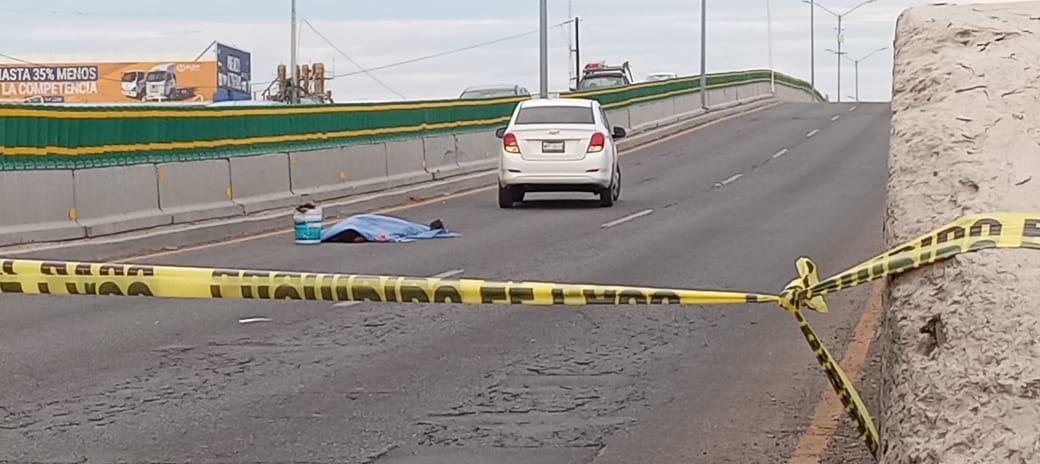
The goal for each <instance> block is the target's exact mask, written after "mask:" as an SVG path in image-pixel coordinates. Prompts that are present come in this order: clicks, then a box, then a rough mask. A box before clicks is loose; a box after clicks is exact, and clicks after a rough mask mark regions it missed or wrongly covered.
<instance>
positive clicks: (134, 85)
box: [120, 69, 148, 100]
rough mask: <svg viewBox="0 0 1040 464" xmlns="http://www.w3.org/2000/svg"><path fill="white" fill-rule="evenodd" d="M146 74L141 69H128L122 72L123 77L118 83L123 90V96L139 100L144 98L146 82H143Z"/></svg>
mask: <svg viewBox="0 0 1040 464" xmlns="http://www.w3.org/2000/svg"><path fill="white" fill-rule="evenodd" d="M147 76H148V73H147V72H144V71H141V70H139V69H131V70H129V71H126V72H124V73H123V77H122V79H121V81H122V83H121V84H120V86H121V87H122V90H123V96H126V97H128V98H133V99H135V100H140V99H142V98H144V96H145V89H146V87H147V82H145V78H146V77H147Z"/></svg>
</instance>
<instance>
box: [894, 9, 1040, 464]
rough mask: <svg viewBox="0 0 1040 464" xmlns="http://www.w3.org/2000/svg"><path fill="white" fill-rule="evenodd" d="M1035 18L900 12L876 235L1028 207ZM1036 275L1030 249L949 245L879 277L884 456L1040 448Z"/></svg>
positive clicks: (1034, 165)
mask: <svg viewBox="0 0 1040 464" xmlns="http://www.w3.org/2000/svg"><path fill="white" fill-rule="evenodd" d="M1037 18H1040V3H1037V2H1030V3H1005V4H995V5H985V4H973V5H965V6H934V7H932V6H929V7H917V8H912V9H910V10H907V11H906V12H904V13H903V14H902V16H901V17H900V19H899V22H898V24H897V27H896V39H895V47H894V48H895V57H896V58H895V66H894V69H893V91H892V93H893V94H892V131H891V133H892V139H891V144H890V145H891V151H892V153H891V157H890V159H889V183H888V205H887V208H886V216H887V217H886V223H885V241H886V244H887V245H888V246H894V245H896V244H898V243H902V242H904V241H906V240H912V239H913V237H915V236H918V235H919V234H923V233H926V232H927V231H929V230H931V229H933V228H936V227H940V226H942V225H943V224H946V223H948V222H950V221H952V220H954V219H956V218H958V217H961V216H963V215H966V214H974V213H989V212H999V211H1021V212H1036V211H1040V157H1038V147H1040V131H1038V130H1037V128H1038V127H1040V111H1038V110H1037V109H1038V108H1040V97H1038V94H1037V91H1036V78H1037V72H1036V63H1040V36H1038V35H1037V34H1035V33H1029V31H1036V30H1037V24H1038V23H1037V21H1036V19H1037ZM1014 226H1017V227H1022V224H1015V225H1014ZM958 232H959V233H962V234H963V233H964V231H963V230H958ZM969 233H971V234H973V233H974V232H969ZM1038 282H1040V253H1038V252H1037V251H1036V250H1000V251H985V252H980V253H973V254H965V255H958V256H955V257H953V258H951V259H949V260H946V261H942V262H940V263H937V264H934V265H931V266H928V267H925V268H922V269H920V270H916V271H911V272H908V273H906V274H903V275H900V276H897V277H895V278H893V279H892V280H891V282H890V285H889V288H888V292H889V294H888V296H887V298H885V306H886V307H885V315H884V318H883V321H884V323H883V326H882V329H881V331H880V334H881V341H882V347H883V351H882V366H884V367H883V369H882V370H881V377H882V378H881V403H882V411H881V414H880V416H881V417H880V425H881V435H882V438H883V440H884V441H885V442H884V443H883V444H882V447H881V449H882V450H884V455H883V457H882V459H881V461H882V462H883V463H904V462H913V463H921V464H934V463H947V462H965V463H967V462H971V463H976V462H1015V463H1034V462H1040V440H1038V437H1040V402H1038V401H1037V398H1038V397H1040V349H1038V342H1037V339H1038V337H1040V311H1038V308H1040V285H1037V283H1038Z"/></svg>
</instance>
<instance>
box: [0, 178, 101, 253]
mask: <svg viewBox="0 0 1040 464" xmlns="http://www.w3.org/2000/svg"><path fill="white" fill-rule="evenodd" d="M72 186H73V180H72V171H9V172H0V218H3V222H0V245H10V244H14V243H32V242H45V241H51V240H67V239H74V238H82V237H84V236H86V231H85V229H84V228H83V226H81V225H79V224H77V223H76V222H75V221H74V220H73V219H72V218H74V217H75V216H76V210H75V196H74V193H73V187H72Z"/></svg>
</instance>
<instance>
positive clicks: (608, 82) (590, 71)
mask: <svg viewBox="0 0 1040 464" xmlns="http://www.w3.org/2000/svg"><path fill="white" fill-rule="evenodd" d="M633 82H635V79H633V78H632V70H631V69H630V68H629V67H628V62H627V61H626V62H625V63H624V64H622V65H621V66H607V65H606V63H603V62H600V63H589V64H587V65H585V70H584V71H583V72H582V76H581V82H578V90H579V91H581V90H593V89H608V88H611V87H622V86H626V85H629V84H631V83H633Z"/></svg>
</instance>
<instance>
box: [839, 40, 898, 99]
mask: <svg viewBox="0 0 1040 464" xmlns="http://www.w3.org/2000/svg"><path fill="white" fill-rule="evenodd" d="M885 50H888V47H881V48H879V49H877V50H874V51H872V52H870V53H867V54H866V55H863V56H862V57H861V58H859V59H858V60H857V59H855V58H849V56H848V53H841V54H839V55H838V58H839V59H841V57H842V56H844V57H845V59H847V60H849V61H851V62H852V64H853V65H855V67H856V103H859V63H860V62H861V61H864V60H866V59H867V58H870V57H872V56H874V55H876V54H878V53H881V52H883V51H885Z"/></svg>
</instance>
